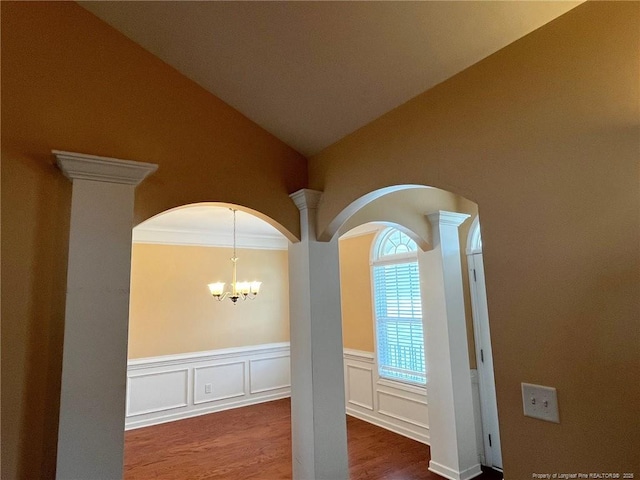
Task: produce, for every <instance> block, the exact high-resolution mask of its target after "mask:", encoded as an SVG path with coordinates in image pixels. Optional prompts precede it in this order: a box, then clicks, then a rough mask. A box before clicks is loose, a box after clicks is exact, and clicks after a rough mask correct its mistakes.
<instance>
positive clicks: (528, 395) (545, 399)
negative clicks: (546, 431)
mask: <svg viewBox="0 0 640 480" xmlns="http://www.w3.org/2000/svg"><path fill="white" fill-rule="evenodd" d="M521 385H522V406H523V409H524V414H525V416H527V417H532V418H539V419H540V420H546V421H547V422H553V423H560V415H559V412H558V393H557V392H556V389H555V388H553V387H545V386H542V385H534V384H531V383H522V384H521Z"/></svg>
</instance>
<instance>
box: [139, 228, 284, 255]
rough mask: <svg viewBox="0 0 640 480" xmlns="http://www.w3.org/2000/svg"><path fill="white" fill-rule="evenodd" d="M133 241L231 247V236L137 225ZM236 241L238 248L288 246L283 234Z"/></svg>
mask: <svg viewBox="0 0 640 480" xmlns="http://www.w3.org/2000/svg"><path fill="white" fill-rule="evenodd" d="M133 243H143V244H152V245H182V246H192V247H228V248H231V247H233V236H232V235H231V234H226V233H213V232H207V231H200V230H177V229H176V230H170V229H161V228H144V227H143V226H139V227H136V228H134V229H133ZM236 243H237V245H238V248H246V249H256V250H287V249H288V248H289V240H287V239H286V238H284V236H280V237H275V236H269V235H251V234H243V235H242V236H241V237H239V238H237V242H236Z"/></svg>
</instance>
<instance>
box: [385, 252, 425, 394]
mask: <svg viewBox="0 0 640 480" xmlns="http://www.w3.org/2000/svg"><path fill="white" fill-rule="evenodd" d="M373 277H374V293H375V295H374V297H375V300H374V303H375V313H376V320H377V321H376V335H377V339H378V370H379V374H380V376H381V377H386V378H392V379H399V380H405V381H410V382H417V383H423V384H424V383H425V382H426V371H425V358H424V333H423V329H422V303H421V300H420V277H419V275H418V263H417V262H415V261H410V262H404V263H393V264H385V265H375V266H374V267H373Z"/></svg>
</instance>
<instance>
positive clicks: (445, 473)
mask: <svg viewBox="0 0 640 480" xmlns="http://www.w3.org/2000/svg"><path fill="white" fill-rule="evenodd" d="M429 470H430V471H432V472H433V473H436V474H438V475H440V476H442V477H445V478H448V479H450V480H469V479H471V478H475V477H477V476H478V475H481V474H482V469H481V468H480V465H474V466H473V467H470V468H468V469H466V470H462V471H460V472H458V471H457V470H453V469H451V468H448V467H445V466H444V465H441V464H439V463H437V462H434V461H433V460H430V461H429Z"/></svg>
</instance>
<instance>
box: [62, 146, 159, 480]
mask: <svg viewBox="0 0 640 480" xmlns="http://www.w3.org/2000/svg"><path fill="white" fill-rule="evenodd" d="M53 153H54V155H55V156H56V158H57V162H58V166H59V167H60V169H61V170H62V172H63V173H64V174H65V176H66V177H68V178H69V179H70V180H71V181H72V182H73V187H72V197H71V223H70V234H69V259H68V270H67V297H66V311H65V325H64V347H63V348H64V350H63V357H62V385H61V395H60V419H59V429H58V457H57V469H56V478H57V479H59V480H70V479H80V478H87V479H88V478H91V479H95V480H98V479H105V480H106V479H109V480H113V479H116V478H122V467H123V448H124V419H125V393H126V391H125V390H126V371H127V334H128V322H129V277H130V271H131V230H132V228H133V203H134V189H135V187H136V185H137V184H138V183H140V182H141V181H142V180H143V179H144V178H145V177H146V176H147V175H149V174H150V173H152V172H154V171H155V170H156V169H157V165H153V164H149V163H140V162H130V161H125V160H115V159H111V158H104V157H96V156H92V155H82V154H77V153H69V152H60V151H54V152H53Z"/></svg>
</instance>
